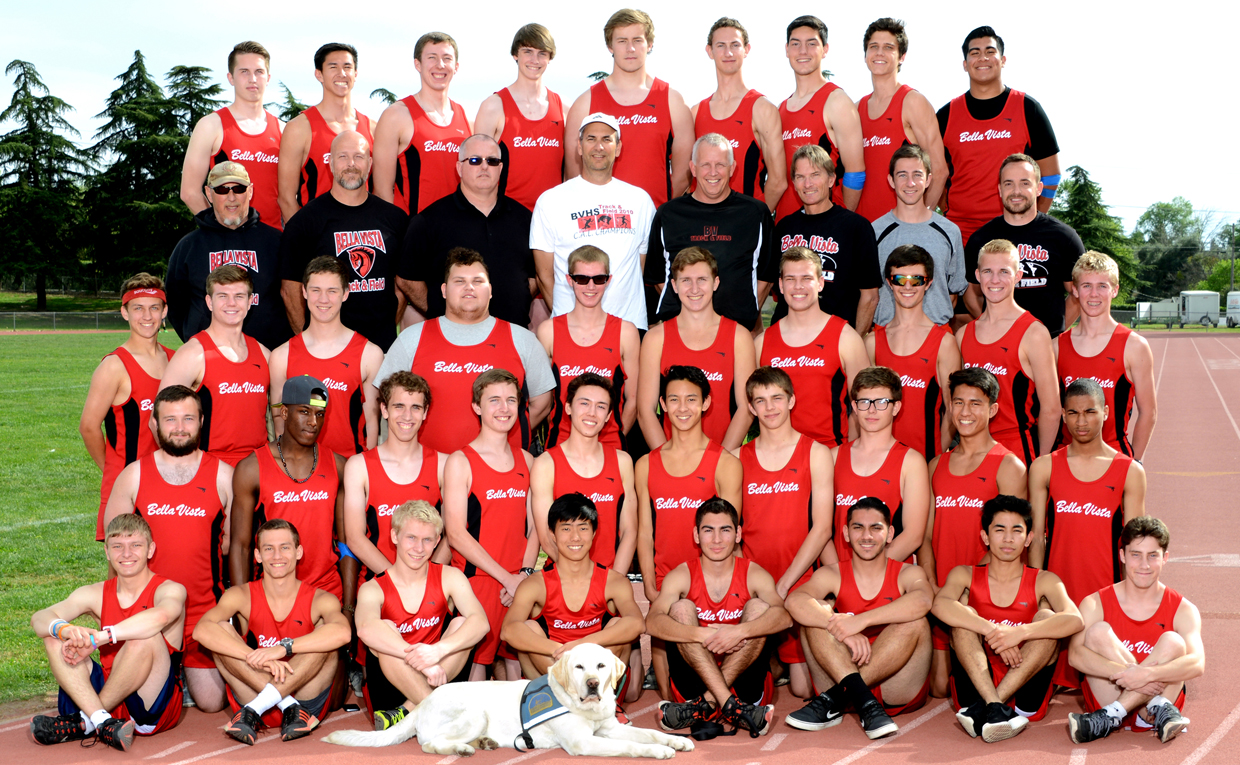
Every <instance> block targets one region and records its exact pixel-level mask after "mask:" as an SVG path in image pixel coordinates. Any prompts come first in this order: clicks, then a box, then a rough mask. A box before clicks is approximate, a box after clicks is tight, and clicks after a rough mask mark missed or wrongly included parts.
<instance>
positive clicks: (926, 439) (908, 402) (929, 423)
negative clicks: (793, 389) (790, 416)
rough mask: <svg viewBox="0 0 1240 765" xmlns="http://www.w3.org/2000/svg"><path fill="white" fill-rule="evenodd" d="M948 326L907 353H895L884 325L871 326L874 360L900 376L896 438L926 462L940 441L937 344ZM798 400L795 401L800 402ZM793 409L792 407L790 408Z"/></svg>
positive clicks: (945, 333) (935, 329)
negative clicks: (920, 455)
mask: <svg viewBox="0 0 1240 765" xmlns="http://www.w3.org/2000/svg"><path fill="white" fill-rule="evenodd" d="M950 334H951V327H950V326H948V325H947V324H940V325H938V326H936V327H935V328H934V329H932V330H930V332H929V334H927V335H926V339H925V341H923V342H922V344H921V347H920V348H918V349H917V350H916V351H914V352H913V353H912V354H911V355H908V356H898V355H896V353H895V352H893V351H892V350H891V346H890V345H888V344H887V328H886V327H883V326H877V325H876V326H875V327H874V363H875V365H877V366H880V367H889V368H890V369H892V370H894V371H895V373H896V374H898V375H899V376H900V390H901V392H902V400H903V406H901V407H900V413H899V414H897V415H896V421H895V429H894V431H893V434H894V435H895V437H896V440H897V441H899V442H900V443H902V444H907V445H909V446H911V447H913V448H914V449H916V450H917V451H919V452H921V453H922V454H923V455H925V458H926V460H927V461H929V460H932V459H934V457H935V456H936V455H938V453H939V451H940V449H941V447H942V445H943V441H942V438H941V434H942V432H943V411H944V405H943V390H942V389H941V388H940V387H939V378H938V361H939V347H940V346H941V345H942V343H943V338H944V336H946V335H950ZM800 403H801V402H800V401H799V400H798V401H797V404H798V405H800ZM793 411H796V410H793Z"/></svg>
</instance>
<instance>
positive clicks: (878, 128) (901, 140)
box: [855, 85, 913, 223]
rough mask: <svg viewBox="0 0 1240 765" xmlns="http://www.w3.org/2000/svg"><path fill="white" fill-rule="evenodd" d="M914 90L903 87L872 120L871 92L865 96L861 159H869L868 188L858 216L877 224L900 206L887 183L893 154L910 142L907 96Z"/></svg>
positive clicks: (863, 189) (861, 109) (860, 107)
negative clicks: (905, 111) (906, 133)
mask: <svg viewBox="0 0 1240 765" xmlns="http://www.w3.org/2000/svg"><path fill="white" fill-rule="evenodd" d="M912 89H913V88H912V87H910V86H908V85H901V86H900V87H899V88H898V89H897V90H896V92H895V95H893V96H892V97H891V102H890V103H889V104H887V108H886V110H884V111H883V113H882V114H880V115H879V116H877V117H875V118H873V119H870V96H872V95H874V94H873V93H870V94H868V95H864V96H862V97H861V102H860V103H858V104H857V111H858V112H860V113H861V137H862V142H861V152H862V154H861V156H862V157H863V158H864V160H865V168H866V170H865V185H864V186H862V187H861V201H860V202H858V203H857V209H856V211H855V212H856V213H857V214H858V215H864V216H865V219H866V220H868V221H870V222H871V223H873V222H874V221H876V220H878V219H879V218H881V217H883V216H884V215H886V214H887V213H889V212H891V210H892V209H893V208H894V207H895V206H896V192H895V190H894V189H892V188H891V184H890V183H887V175H888V173H887V170H888V168H890V167H891V155H892V154H895V153H896V150H897V149H899V148H900V147H901V146H903V145H904V144H906V143H908V142H909V140H908V136H907V135H905V133H904V97H905V96H907V95H908V93H909V91H910V90H912Z"/></svg>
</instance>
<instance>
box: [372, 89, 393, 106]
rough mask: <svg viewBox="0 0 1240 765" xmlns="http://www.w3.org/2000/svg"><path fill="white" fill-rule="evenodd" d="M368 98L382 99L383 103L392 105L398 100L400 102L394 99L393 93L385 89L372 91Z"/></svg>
mask: <svg viewBox="0 0 1240 765" xmlns="http://www.w3.org/2000/svg"><path fill="white" fill-rule="evenodd" d="M370 97H371V98H380V99H383V102H384V103H387V104H394V103H396V102H397V101H398V100H400V99H398V98H397V97H396V94H395V93H393V92H392V91H390V90H388V89H387V88H375V89H374V90H372V91H370Z"/></svg>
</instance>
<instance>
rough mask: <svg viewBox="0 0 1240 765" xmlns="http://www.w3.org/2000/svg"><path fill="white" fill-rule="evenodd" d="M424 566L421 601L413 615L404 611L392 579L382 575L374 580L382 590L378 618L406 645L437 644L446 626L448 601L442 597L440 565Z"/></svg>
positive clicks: (403, 603) (441, 568)
mask: <svg viewBox="0 0 1240 765" xmlns="http://www.w3.org/2000/svg"><path fill="white" fill-rule="evenodd" d="M427 566H428V568H427V569H426V586H425V589H424V590H423V591H422V601H421V602H420V603H419V604H418V610H417V611H413V612H410V611H409V610H408V609H406V608H405V602H404V601H403V600H401V597H400V590H397V589H396V584H395V583H394V582H392V577H390V576H388V575H387V573H386V572H385V573H382V574H379V576H377V577H375V581H376V582H378V583H379V589H381V590H383V607H382V608H380V609H379V618H380V619H386V620H387V621H390V622H392V623H393V624H395V625H396V631H397V632H399V633H400V636H401V637H403V638H404V639H405V642H406V643H408V644H410V645H415V644H417V643H427V644H432V643H438V642H439V638H440V637H441V636H442V635H443V631H444V628H445V627H446V626H447V617H448V598H447V597H446V596H444V594H443V566H442V565H440V564H438V563H428V564H427Z"/></svg>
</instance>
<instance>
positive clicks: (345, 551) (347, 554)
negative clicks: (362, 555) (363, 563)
mask: <svg viewBox="0 0 1240 765" xmlns="http://www.w3.org/2000/svg"><path fill="white" fill-rule="evenodd" d="M336 549H337V550H338V551H339V552H340V557H341V558H352V559H353V560H357V556H356V555H354V554H353V551H352V550H350V549H349V546H348V545H346V544H345V543H344V542H337V543H336Z"/></svg>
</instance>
